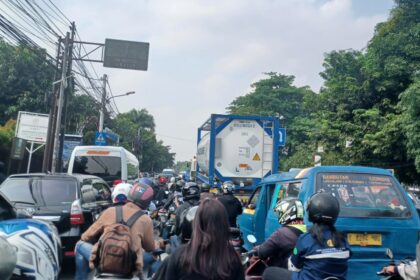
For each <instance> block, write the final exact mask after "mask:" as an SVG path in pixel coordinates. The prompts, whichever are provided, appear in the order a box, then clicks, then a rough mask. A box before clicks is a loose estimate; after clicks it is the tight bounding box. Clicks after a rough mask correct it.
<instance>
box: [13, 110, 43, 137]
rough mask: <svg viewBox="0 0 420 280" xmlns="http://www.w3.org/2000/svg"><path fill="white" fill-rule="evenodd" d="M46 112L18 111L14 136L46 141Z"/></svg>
mask: <svg viewBox="0 0 420 280" xmlns="http://www.w3.org/2000/svg"><path fill="white" fill-rule="evenodd" d="M47 132H48V114H38V113H31V112H23V111H19V115H18V120H17V124H16V137H18V138H21V139H24V140H27V141H30V142H36V143H45V142H47Z"/></svg>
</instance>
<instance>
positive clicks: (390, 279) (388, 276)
mask: <svg viewBox="0 0 420 280" xmlns="http://www.w3.org/2000/svg"><path fill="white" fill-rule="evenodd" d="M385 254H386V256H387V257H388V258H389V259H390V261H389V265H388V266H396V264H395V260H394V253H393V252H392V250H391V249H389V248H387V249H386V251H385ZM409 261H410V259H404V260H402V261H401V263H408V262H409ZM395 269H396V268H395ZM376 274H377V275H378V276H384V277H383V278H382V280H402V279H403V278H402V277H401V276H399V275H398V274H397V273H395V272H394V273H388V272H385V271H384V270H383V269H382V270H381V271H378V272H376Z"/></svg>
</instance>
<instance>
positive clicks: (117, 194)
mask: <svg viewBox="0 0 420 280" xmlns="http://www.w3.org/2000/svg"><path fill="white" fill-rule="evenodd" d="M132 187H133V185H131V184H129V183H119V184H118V185H116V186H115V188H114V190H113V191H112V194H111V198H112V203H125V202H126V201H127V197H128V192H129V191H130V189H131V188H132Z"/></svg>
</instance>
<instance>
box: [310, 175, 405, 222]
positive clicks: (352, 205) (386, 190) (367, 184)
mask: <svg viewBox="0 0 420 280" xmlns="http://www.w3.org/2000/svg"><path fill="white" fill-rule="evenodd" d="M316 179H317V180H316V186H317V190H318V191H325V192H329V193H331V194H332V195H333V196H335V197H336V198H337V199H338V201H339V202H340V217H397V218H407V217H410V216H411V211H410V209H409V208H408V206H407V202H406V200H405V198H404V197H403V195H402V194H401V192H400V190H399V189H398V187H397V185H396V183H395V181H394V179H393V178H392V177H391V176H385V175H377V174H361V173H319V174H317V178H316Z"/></svg>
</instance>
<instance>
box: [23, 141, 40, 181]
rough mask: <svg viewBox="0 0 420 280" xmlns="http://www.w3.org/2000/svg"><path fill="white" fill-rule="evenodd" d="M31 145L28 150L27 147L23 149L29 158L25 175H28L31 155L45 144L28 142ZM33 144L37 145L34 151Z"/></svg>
mask: <svg viewBox="0 0 420 280" xmlns="http://www.w3.org/2000/svg"><path fill="white" fill-rule="evenodd" d="M29 142H30V143H31V146H30V148H29V149H28V147H25V149H26V150H27V151H28V153H29V158H28V167H27V168H26V173H29V171H30V169H31V161H32V155H33V154H34V153H35V152H36V151H38V150H39V149H41V148H42V147H44V146H45V143H39V142H33V141H29ZM34 144H39V146H38V147H36V148H35V149H34Z"/></svg>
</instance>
